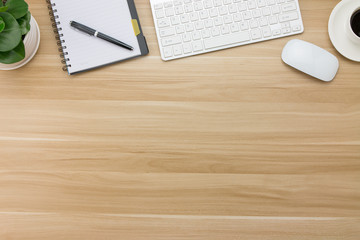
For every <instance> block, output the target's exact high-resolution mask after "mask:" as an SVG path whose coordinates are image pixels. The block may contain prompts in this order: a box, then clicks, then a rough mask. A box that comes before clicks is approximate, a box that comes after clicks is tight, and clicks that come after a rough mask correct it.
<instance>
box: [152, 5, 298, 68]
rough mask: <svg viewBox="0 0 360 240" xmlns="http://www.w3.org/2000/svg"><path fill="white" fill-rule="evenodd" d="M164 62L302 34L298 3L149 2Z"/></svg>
mask: <svg viewBox="0 0 360 240" xmlns="http://www.w3.org/2000/svg"><path fill="white" fill-rule="evenodd" d="M150 4H151V9H152V13H153V18H154V23H155V29H156V35H157V37H158V44H159V48H160V52H161V57H162V59H163V60H165V61H166V60H172V59H176V58H182V57H187V56H192V55H196V54H201V53H207V52H211V51H216V50H221V49H225V48H230V47H236V46H241V45H245V44H251V43H256V42H261V41H265V40H270V39H275V38H280V37H285V36H290V35H294V34H299V33H302V32H303V30H304V27H303V23H302V18H301V13H300V8H299V3H298V0H292V1H285V0H248V1H245V0H173V1H172V0H170V1H169V0H150Z"/></svg>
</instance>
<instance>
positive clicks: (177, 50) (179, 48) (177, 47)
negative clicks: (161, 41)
mask: <svg viewBox="0 0 360 240" xmlns="http://www.w3.org/2000/svg"><path fill="white" fill-rule="evenodd" d="M173 51H174V55H175V56H179V55H181V54H182V46H181V45H175V46H174V47H173Z"/></svg>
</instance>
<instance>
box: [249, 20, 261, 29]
mask: <svg viewBox="0 0 360 240" xmlns="http://www.w3.org/2000/svg"><path fill="white" fill-rule="evenodd" d="M249 23H250V28H257V27H259V25H258V21H257V20H256V19H253V20H251V21H250V22H249Z"/></svg>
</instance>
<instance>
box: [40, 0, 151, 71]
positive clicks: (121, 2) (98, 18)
mask: <svg viewBox="0 0 360 240" xmlns="http://www.w3.org/2000/svg"><path fill="white" fill-rule="evenodd" d="M47 2H48V4H49V10H50V11H51V15H52V17H51V18H52V21H53V27H54V28H55V30H56V32H57V36H56V37H57V40H58V45H59V46H60V48H59V50H60V51H62V54H61V56H62V57H63V61H62V62H63V63H64V65H65V66H64V68H63V69H64V70H67V71H68V73H69V74H74V73H79V72H83V71H87V70H90V69H94V68H98V67H102V66H105V65H109V64H112V63H116V62H120V61H124V60H127V59H131V58H135V57H139V56H143V55H146V54H147V53H148V52H149V50H148V47H147V44H146V40H145V37H144V35H143V34H142V31H141V26H140V21H139V18H138V15H137V12H136V8H135V4H134V1H133V0H103V1H96V2H95V1H88V0H76V1H74V0H47ZM70 21H77V22H80V23H82V24H84V25H86V26H88V27H91V28H93V29H96V30H97V31H99V32H102V33H104V34H106V35H109V36H111V37H113V38H115V39H118V40H120V41H122V42H124V43H126V44H128V45H130V46H132V47H133V48H134V49H133V50H132V51H130V50H128V49H125V48H122V47H119V46H116V45H114V44H112V43H109V42H107V41H104V40H102V39H99V38H96V37H93V36H89V35H87V34H85V33H83V32H80V31H77V30H75V29H74V28H73V27H71V26H70Z"/></svg>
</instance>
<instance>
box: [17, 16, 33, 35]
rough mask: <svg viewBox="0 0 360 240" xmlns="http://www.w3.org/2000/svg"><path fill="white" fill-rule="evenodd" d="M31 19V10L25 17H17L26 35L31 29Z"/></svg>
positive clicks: (22, 31) (22, 32)
mask: <svg viewBox="0 0 360 240" xmlns="http://www.w3.org/2000/svg"><path fill="white" fill-rule="evenodd" d="M30 19H31V13H30V12H29V11H28V12H27V13H26V14H25V15H24V16H23V17H21V18H19V19H17V22H18V23H19V26H20V29H21V34H22V35H25V34H27V33H28V32H29V31H30Z"/></svg>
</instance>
